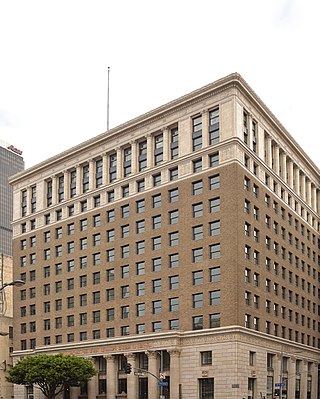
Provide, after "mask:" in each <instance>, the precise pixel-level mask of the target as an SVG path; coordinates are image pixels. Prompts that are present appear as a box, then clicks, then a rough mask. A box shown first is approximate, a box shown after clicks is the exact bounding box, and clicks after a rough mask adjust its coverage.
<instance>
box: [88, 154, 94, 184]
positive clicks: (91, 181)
mask: <svg viewBox="0 0 320 399" xmlns="http://www.w3.org/2000/svg"><path fill="white" fill-rule="evenodd" d="M94 182H95V162H94V160H93V159H90V161H89V190H93V189H94V186H95V184H94Z"/></svg>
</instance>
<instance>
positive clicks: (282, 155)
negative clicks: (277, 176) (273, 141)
mask: <svg viewBox="0 0 320 399" xmlns="http://www.w3.org/2000/svg"><path fill="white" fill-rule="evenodd" d="M280 163H281V177H282V180H283V181H284V182H285V183H287V155H286V153H285V152H284V151H281V153H280Z"/></svg>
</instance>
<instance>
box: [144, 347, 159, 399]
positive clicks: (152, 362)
mask: <svg viewBox="0 0 320 399" xmlns="http://www.w3.org/2000/svg"><path fill="white" fill-rule="evenodd" d="M147 356H148V371H149V372H150V373H152V374H154V375H156V376H157V377H158V375H159V359H158V358H159V355H158V353H157V352H147ZM148 399H159V388H158V380H157V379H156V378H155V377H153V376H152V375H148Z"/></svg>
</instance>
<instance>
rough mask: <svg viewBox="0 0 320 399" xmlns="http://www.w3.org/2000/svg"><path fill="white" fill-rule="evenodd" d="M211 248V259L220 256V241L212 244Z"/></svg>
mask: <svg viewBox="0 0 320 399" xmlns="http://www.w3.org/2000/svg"><path fill="white" fill-rule="evenodd" d="M209 250H210V259H218V258H220V243H217V244H212V245H210V246H209Z"/></svg>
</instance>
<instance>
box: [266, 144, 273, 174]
mask: <svg viewBox="0 0 320 399" xmlns="http://www.w3.org/2000/svg"><path fill="white" fill-rule="evenodd" d="M266 163H267V165H268V166H269V167H270V168H271V167H272V140H271V137H270V136H266Z"/></svg>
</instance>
